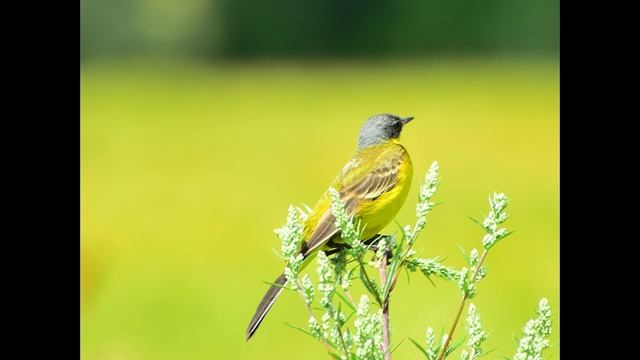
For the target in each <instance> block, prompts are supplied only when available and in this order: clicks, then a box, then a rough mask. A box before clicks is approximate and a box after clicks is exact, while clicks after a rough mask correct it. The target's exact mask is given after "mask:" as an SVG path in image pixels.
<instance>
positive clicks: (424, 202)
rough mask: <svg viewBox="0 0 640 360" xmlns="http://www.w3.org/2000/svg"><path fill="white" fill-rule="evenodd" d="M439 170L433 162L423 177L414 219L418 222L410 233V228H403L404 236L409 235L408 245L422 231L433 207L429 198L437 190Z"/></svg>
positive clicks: (435, 162)
mask: <svg viewBox="0 0 640 360" xmlns="http://www.w3.org/2000/svg"><path fill="white" fill-rule="evenodd" d="M439 170H440V166H439V165H438V162H437V161H434V162H433V163H432V164H431V166H430V167H429V170H428V171H427V173H426V175H425V177H424V183H423V184H422V185H421V186H420V193H419V194H418V204H416V217H417V218H418V221H417V222H416V226H415V227H414V229H413V231H411V228H410V227H408V226H407V227H405V234H410V236H407V239H409V244H410V245H411V244H412V243H413V242H414V241H415V240H416V238H417V235H418V233H419V232H420V231H422V230H423V229H424V227H425V225H426V224H427V214H428V213H429V211H431V209H433V207H434V206H435V203H434V202H432V201H431V198H433V195H435V193H436V190H438V183H439V181H438V176H439Z"/></svg>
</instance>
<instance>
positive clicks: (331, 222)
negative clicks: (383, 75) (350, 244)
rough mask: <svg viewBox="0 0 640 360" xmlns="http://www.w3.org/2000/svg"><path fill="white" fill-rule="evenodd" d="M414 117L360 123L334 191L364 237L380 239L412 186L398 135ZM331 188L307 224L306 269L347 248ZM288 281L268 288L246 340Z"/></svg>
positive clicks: (376, 118)
mask: <svg viewBox="0 0 640 360" xmlns="http://www.w3.org/2000/svg"><path fill="white" fill-rule="evenodd" d="M411 120H413V116H408V117H400V116H397V115H393V114H388V113H385V114H378V115H373V116H371V117H369V118H368V119H367V120H366V121H365V122H364V125H362V127H361V129H360V133H359V136H358V142H357V149H356V153H355V155H354V156H353V157H352V158H351V159H350V160H349V161H348V162H347V163H346V164H345V165H344V167H343V168H342V171H341V172H340V173H339V174H338V176H337V177H336V178H335V179H334V180H333V182H332V183H331V185H330V188H333V189H335V190H336V191H338V193H339V194H340V198H341V199H342V201H343V203H344V204H345V208H346V210H347V211H348V213H349V214H350V215H351V216H353V218H354V220H355V221H359V222H360V225H361V226H362V228H363V232H362V235H361V237H362V239H373V238H375V237H376V236H378V235H379V234H378V232H379V231H381V230H382V229H383V228H384V227H385V226H387V224H389V223H390V222H391V220H393V218H395V216H396V215H397V213H398V211H399V210H400V208H401V207H402V205H403V204H404V201H405V200H406V198H407V195H408V193H409V189H410V187H411V178H412V177H413V165H412V162H411V158H410V157H409V153H408V152H407V150H406V149H405V148H404V147H403V146H402V145H401V144H400V142H399V138H400V133H401V132H402V129H403V128H404V126H405V125H407V124H408V123H409V122H410V121H411ZM329 194H330V193H329V190H327V191H326V192H325V193H324V194H323V195H322V196H321V197H320V199H319V200H318V202H317V204H316V205H315V206H314V207H313V209H312V210H311V212H310V213H309V215H308V217H307V219H306V220H305V222H304V227H303V233H302V234H303V235H302V239H303V241H302V245H301V246H300V253H301V254H302V255H303V257H304V264H303V266H305V265H307V264H308V263H309V261H310V260H311V259H312V258H313V257H314V256H315V255H316V254H317V252H318V251H319V250H322V251H330V250H334V251H340V249H343V248H344V246H345V244H344V241H343V240H342V239H341V235H340V231H339V230H338V229H337V228H336V224H335V217H334V216H333V213H332V212H331V197H330V195H329ZM286 283H287V280H286V278H285V276H284V273H283V274H281V275H280V276H279V277H278V278H277V279H276V280H275V281H274V282H273V285H272V286H271V287H270V288H269V290H268V291H267V292H266V294H265V295H264V296H263V298H262V300H261V301H260V303H259V304H258V307H257V309H256V311H255V313H254V315H253V317H252V318H251V321H250V322H249V325H248V327H247V330H246V334H245V340H246V341H248V340H249V339H250V338H251V337H252V336H253V334H254V333H255V332H256V330H257V329H258V326H260V324H261V323H262V321H263V320H264V317H265V316H266V314H267V312H269V310H270V309H271V307H272V306H273V304H274V302H275V301H276V299H277V298H278V295H280V293H281V292H282V289H283V287H284V286H285V285H286Z"/></svg>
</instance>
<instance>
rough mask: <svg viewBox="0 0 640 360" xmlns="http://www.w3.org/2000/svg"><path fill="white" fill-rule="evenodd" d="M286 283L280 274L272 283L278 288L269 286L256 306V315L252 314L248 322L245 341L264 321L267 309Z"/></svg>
mask: <svg viewBox="0 0 640 360" xmlns="http://www.w3.org/2000/svg"><path fill="white" fill-rule="evenodd" d="M286 282H287V279H286V278H285V277H284V274H281V275H280V276H278V278H277V279H276V280H275V281H274V282H273V283H274V284H276V285H279V286H276V285H271V287H270V288H269V290H268V291H267V293H266V294H264V297H262V300H261V301H260V304H258V308H257V309H256V313H255V314H253V317H252V318H251V321H250V322H249V326H248V327H247V334H246V339H245V340H249V339H251V336H253V334H254V333H255V332H256V330H258V326H260V323H261V322H262V320H264V316H265V315H267V313H268V312H269V309H271V306H273V303H274V302H275V301H276V299H277V298H278V295H280V293H281V292H282V289H283V288H282V286H284V284H286Z"/></svg>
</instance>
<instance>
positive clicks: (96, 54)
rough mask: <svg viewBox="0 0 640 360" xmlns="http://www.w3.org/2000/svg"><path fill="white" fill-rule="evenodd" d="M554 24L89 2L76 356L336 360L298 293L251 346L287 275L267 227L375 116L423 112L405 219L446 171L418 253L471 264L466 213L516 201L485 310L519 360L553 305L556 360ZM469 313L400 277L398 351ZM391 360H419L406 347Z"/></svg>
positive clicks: (536, 7)
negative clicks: (539, 308) (525, 337)
mask: <svg viewBox="0 0 640 360" xmlns="http://www.w3.org/2000/svg"><path fill="white" fill-rule="evenodd" d="M557 28H558V20H557V3H556V2H554V1H488V2H483V3H477V2H474V1H455V2H451V1H440V0H439V1H428V2H425V1H415V0H402V1H397V2H382V1H372V2H364V1H346V2H345V1H342V2H339V1H324V2H318V1H292V0H278V1H273V2H260V1H249V0H237V1H206V0H188V1H182V2H170V1H164V0H162V1H158V0H156V1H148V0H130V1H121V0H111V1H106V0H81V58H82V63H81V251H82V255H81V292H82V298H81V315H82V317H81V345H82V349H81V353H82V358H84V359H255V358H267V359H271V358H273V359H279V358H287V359H289V358H291V359H293V358H304V359H326V358H327V355H326V352H325V351H324V348H323V347H322V346H321V345H319V344H318V343H316V342H315V341H314V340H312V339H310V338H308V337H306V336H304V335H302V334H300V333H298V332H296V331H295V330H293V329H291V328H289V327H287V326H286V325H285V324H284V322H285V321H286V322H290V323H294V324H298V325H303V326H304V325H305V324H306V310H305V308H304V304H303V303H302V301H301V300H300V299H299V298H298V297H297V296H295V294H292V293H285V294H283V296H281V298H280V299H279V300H278V302H277V303H276V305H275V306H274V308H273V310H272V311H271V313H270V314H269V316H268V318H267V319H266V321H265V322H264V323H263V325H262V326H261V329H260V331H259V332H258V333H257V335H256V336H255V337H254V338H253V339H252V340H251V341H250V342H248V343H245V342H244V331H245V328H246V325H247V322H248V320H249V319H250V317H251V315H252V313H253V311H254V310H255V306H256V305H257V302H258V301H259V300H260V297H261V296H262V295H263V293H264V291H265V290H266V285H264V284H263V283H262V281H272V280H273V278H274V277H275V276H277V275H278V274H279V272H280V271H281V269H282V266H283V264H282V263H281V261H280V260H279V259H278V258H277V257H276V256H275V255H274V254H273V253H272V251H271V249H279V241H278V240H277V238H276V236H275V234H273V232H272V229H273V228H275V227H278V226H280V225H282V223H283V222H284V220H285V217H286V210H287V206H288V205H289V204H291V203H293V204H295V205H302V204H305V203H306V204H309V205H313V204H314V202H315V201H316V200H317V198H318V197H319V195H320V194H321V193H322V192H323V191H324V190H325V189H326V187H327V186H328V184H329V183H330V181H331V180H332V179H333V178H334V176H335V175H336V174H337V173H338V171H339V170H340V169H341V167H342V165H343V164H344V162H345V161H347V160H348V159H349V158H350V156H351V155H352V154H353V151H354V149H355V140H356V137H357V133H358V129H359V127H360V126H361V125H362V123H363V121H364V120H365V119H366V118H367V117H368V116H370V115H372V114H375V113H379V112H393V113H397V114H400V115H413V116H415V117H416V120H414V121H413V122H412V123H411V124H410V125H409V126H408V127H407V128H406V129H405V132H404V133H403V137H402V143H403V144H404V145H405V147H406V148H407V149H408V150H409V152H410V153H411V155H412V158H413V161H414V166H415V175H414V181H413V185H412V192H411V194H410V197H409V199H408V200H407V202H406V205H405V206H404V208H403V209H402V211H401V213H400V214H399V215H398V218H397V220H398V221H399V223H400V224H407V223H411V224H412V223H413V222H414V215H413V211H414V205H415V202H416V196H417V188H418V185H419V183H420V181H421V178H422V176H423V174H424V172H425V171H426V169H427V167H428V166H429V164H430V163H431V162H432V161H433V160H438V161H439V162H440V165H441V177H442V185H441V188H440V190H439V192H438V194H437V199H438V200H439V201H442V202H443V204H442V205H441V206H439V207H437V208H436V209H435V210H434V211H433V212H432V214H431V217H430V221H429V224H428V225H427V228H426V230H425V232H424V233H423V235H422V236H421V238H420V240H419V242H418V244H417V246H416V249H417V250H418V251H419V253H421V254H422V255H423V256H425V257H433V256H436V255H441V256H445V257H446V258H447V259H446V260H445V263H446V264H448V265H451V266H456V267H461V266H462V265H463V259H462V255H461V253H460V251H459V249H458V245H461V246H463V247H465V248H466V249H471V248H472V247H479V246H480V239H481V238H482V231H481V230H480V229H479V228H478V227H477V225H475V224H473V223H472V222H471V221H470V220H469V216H472V217H475V218H482V217H483V216H484V215H485V214H486V211H487V208H488V204H487V199H488V195H489V193H490V192H492V191H504V192H506V193H507V194H508V195H509V197H510V199H511V203H510V206H509V207H508V210H509V211H508V212H509V214H510V215H511V218H510V220H509V221H508V222H507V225H508V227H509V228H511V229H514V230H516V233H514V234H513V235H512V236H511V237H509V238H507V239H505V240H504V241H503V242H501V243H500V244H499V245H498V246H497V247H496V248H495V250H493V253H492V254H491V255H490V257H489V258H488V259H487V265H488V270H489V275H488V276H487V278H486V279H485V280H484V281H483V282H482V284H481V285H480V288H479V295H478V297H477V298H476V299H474V302H475V303H476V304H477V305H478V308H479V312H480V315H481V317H482V319H483V322H484V326H485V328H486V329H488V330H492V333H491V336H490V337H489V339H488V341H487V346H486V348H487V349H491V348H494V347H495V348H497V349H496V350H495V351H494V352H492V353H491V354H489V355H488V356H487V358H489V359H499V358H500V356H501V355H506V356H511V355H513V352H514V350H515V347H516V343H515V341H514V340H513V335H514V334H518V333H519V331H520V329H521V328H522V326H524V323H525V322H526V320H527V319H529V318H530V317H532V316H533V315H534V309H535V306H536V304H537V302H538V300H539V299H540V298H541V297H548V298H549V300H550V303H551V306H552V310H553V311H554V320H555V322H554V328H553V330H554V333H553V335H552V343H553V344H554V345H553V347H552V348H551V349H550V350H549V351H548V352H547V353H546V355H547V357H546V358H550V359H556V358H558V353H559V352H558V347H559V344H558V341H559V338H558V325H559V324H558V315H559V314H558V310H559V170H558V169H559V168H558V165H559V146H558V142H559V127H558V124H559V122H558V117H559V86H558V59H557V43H558V39H557V37H558V31H557ZM388 230H389V231H394V230H395V225H391V226H389V228H388ZM457 302H458V290H457V288H456V286H455V284H452V283H444V282H442V281H436V287H435V288H434V287H433V285H431V283H429V282H428V281H427V280H426V279H424V278H423V277H422V276H420V275H414V276H412V277H411V282H410V284H408V283H407V281H406V278H405V277H404V275H403V276H402V277H401V282H399V285H398V287H397V289H396V290H395V291H394V294H393V298H392V305H391V316H392V327H393V328H392V332H393V340H394V342H395V343H396V344H397V343H398V342H399V341H401V340H402V339H406V338H408V337H412V338H414V339H416V340H418V341H424V340H423V339H424V332H425V329H426V327H427V326H432V327H434V328H435V329H436V331H437V330H439V329H440V328H444V327H448V326H449V324H450V322H451V320H452V318H453V316H454V313H455V310H456V307H457ZM463 331H464V330H463V327H460V328H459V330H458V331H457V332H456V333H457V334H458V335H461V334H463ZM394 358H397V359H420V358H421V355H420V353H419V352H418V350H417V349H415V348H414V346H413V345H412V344H410V343H409V342H408V341H404V342H403V343H402V345H401V346H400V347H399V348H398V350H397V351H396V353H395V356H394ZM454 358H456V356H455V355H454Z"/></svg>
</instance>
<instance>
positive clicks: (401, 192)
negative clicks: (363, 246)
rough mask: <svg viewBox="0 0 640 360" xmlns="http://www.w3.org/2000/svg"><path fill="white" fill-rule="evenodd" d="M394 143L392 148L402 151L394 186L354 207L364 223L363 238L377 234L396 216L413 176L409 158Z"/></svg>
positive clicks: (400, 147) (357, 215)
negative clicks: (395, 147)
mask: <svg viewBox="0 0 640 360" xmlns="http://www.w3.org/2000/svg"><path fill="white" fill-rule="evenodd" d="M395 145H396V146H397V147H398V148H399V149H393V150H394V151H400V152H401V153H402V157H401V163H400V165H399V170H398V175H397V178H396V179H397V182H396V184H395V186H394V187H393V188H392V189H391V190H390V191H388V192H385V193H384V194H382V195H380V197H378V198H377V199H373V200H370V201H363V202H362V203H361V204H360V205H359V206H358V208H357V209H356V217H357V218H359V219H360V220H361V222H362V224H363V225H365V224H366V226H365V228H364V232H363V239H368V238H370V237H372V236H374V235H376V234H378V233H379V232H380V231H381V230H382V229H383V228H384V227H385V226H387V224H389V223H390V222H391V221H392V220H393V219H394V218H395V217H396V215H397V214H398V212H399V211H400V208H402V205H403V204H404V201H405V200H406V199H407V195H408V194H409V190H410V189H411V178H412V177H413V165H412V163H411V158H410V157H409V154H408V153H407V151H406V150H405V149H404V148H403V147H402V146H401V145H399V144H395Z"/></svg>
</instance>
